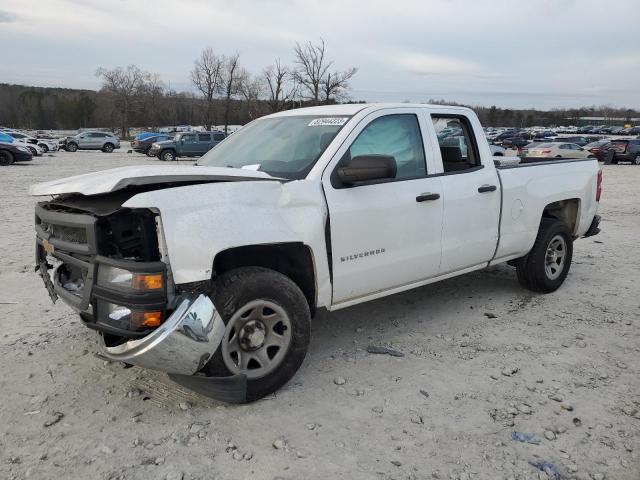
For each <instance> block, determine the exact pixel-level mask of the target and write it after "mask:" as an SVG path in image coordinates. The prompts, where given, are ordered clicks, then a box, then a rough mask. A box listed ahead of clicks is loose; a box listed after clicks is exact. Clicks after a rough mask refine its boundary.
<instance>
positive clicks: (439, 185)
mask: <svg viewBox="0 0 640 480" xmlns="http://www.w3.org/2000/svg"><path fill="white" fill-rule="evenodd" d="M393 113H414V114H416V115H417V116H418V119H419V124H420V127H421V129H422V137H423V142H424V150H425V155H426V163H427V174H428V176H427V177H426V178H418V179H412V180H404V181H395V182H388V183H381V184H377V185H367V186H360V187H357V188H343V189H334V188H333V187H332V186H331V182H330V178H329V177H330V175H331V172H332V171H333V170H334V168H335V167H336V165H337V163H338V161H339V159H340V158H341V156H342V154H343V153H344V151H345V150H346V149H347V148H349V146H350V145H351V142H352V141H353V140H354V139H355V137H356V136H357V134H358V133H359V132H360V131H361V130H362V129H363V128H364V127H365V126H366V125H367V124H368V123H369V122H370V121H371V120H372V119H374V118H377V117H379V116H382V115H385V114H393ZM434 113H438V114H454V115H463V116H466V117H467V118H468V119H469V121H470V123H471V126H472V127H473V130H474V134H475V137H476V142H477V145H478V149H479V153H480V158H481V160H482V168H481V169H479V170H476V171H475V172H459V173H456V174H443V167H442V160H441V157H440V150H439V147H438V142H437V138H436V135H435V131H434V129H433V125H432V123H431V118H430V115H431V114H434ZM310 114H311V115H318V116H321V115H345V116H346V115H349V116H351V118H350V119H349V121H348V122H346V124H345V125H344V127H343V128H342V129H341V130H340V131H339V132H338V134H337V135H336V137H335V138H334V139H333V141H332V142H331V143H330V144H329V146H328V147H327V148H326V150H325V151H324V153H323V154H322V155H321V156H320V158H319V159H318V161H317V162H316V164H315V165H314V167H313V168H312V169H311V171H310V172H309V174H308V175H307V177H306V179H305V180H299V181H290V182H281V181H274V180H276V179H274V178H272V177H270V176H269V175H267V174H266V173H263V172H258V171H251V170H242V169H229V168H217V167H204V166H198V167H182V166H164V165H162V166H140V167H125V168H119V169H113V170H108V171H106V172H100V173H97V174H87V175H80V176H77V177H72V178H69V179H63V180H58V181H53V182H46V183H43V184H39V185H35V186H33V187H32V188H31V193H32V194H33V195H57V194H62V193H81V194H83V195H95V194H99V193H106V192H111V191H115V190H118V189H121V188H124V187H126V186H128V185H144V184H151V183H167V182H176V181H188V180H192V181H214V180H221V181H220V182H218V183H203V184H197V185H189V186H182V187H174V188H166V189H159V190H153V191H149V192H145V193H139V194H137V195H135V196H133V197H131V198H130V199H129V200H128V201H127V202H125V204H124V206H125V207H136V208H151V209H153V210H156V211H158V212H159V213H160V215H161V219H162V222H161V224H162V227H163V230H164V241H165V244H166V254H167V255H168V259H169V264H170V265H171V271H172V275H173V279H174V281H175V282H176V283H177V284H182V283H189V282H196V281H202V280H208V279H210V278H211V275H212V268H213V261H214V258H215V256H216V254H218V253H220V252H222V251H224V250H226V249H229V248H233V247H239V246H245V245H256V244H274V243H285V242H300V243H302V244H304V245H305V246H307V247H308V248H309V249H310V251H311V253H312V259H313V262H314V269H315V272H314V273H315V278H316V292H317V305H318V306H320V307H327V308H329V309H336V308H342V307H346V306H349V305H354V304H357V303H361V302H364V301H367V300H371V299H374V298H379V297H381V296H384V295H389V294H392V293H396V292H399V291H403V290H406V289H409V288H414V287H417V286H420V285H424V284H427V283H432V282H434V281H437V280H440V279H443V278H449V277H452V276H455V275H459V274H463V273H466V272H469V271H473V270H477V269H479V268H483V267H485V266H487V265H489V264H491V263H498V262H501V261H506V260H508V259H510V258H516V257H520V256H522V255H525V254H526V253H528V252H529V250H530V249H531V247H532V245H533V243H534V241H535V238H536V235H537V231H538V226H539V224H540V219H541V215H542V212H543V210H544V208H545V206H546V205H548V204H550V203H552V202H555V201H559V200H566V199H578V200H579V205H580V206H579V220H578V222H577V225H576V228H575V231H574V232H573V233H574V235H575V236H576V237H577V236H580V235H582V234H584V233H585V232H586V230H587V229H588V228H589V225H590V224H591V221H592V219H593V217H594V215H595V213H596V210H597V202H596V201H595V195H596V177H597V171H598V165H597V162H596V161H582V162H570V163H558V164H556V165H553V164H550V165H535V166H526V165H525V166H517V167H514V168H504V169H498V170H497V169H496V168H495V166H494V163H493V158H492V154H491V151H490V149H489V145H488V144H487V141H486V139H485V136H484V134H483V132H482V130H481V126H480V123H479V121H478V119H477V117H476V116H475V114H474V113H473V112H472V111H471V110H469V109H466V108H461V107H442V106H435V105H433V106H431V105H406V104H397V105H338V106H327V107H313V108H310V109H299V110H290V111H287V112H281V113H278V114H275V115H281V116H288V115H310ZM257 121H259V120H257ZM239 179H242V180H244V181H231V180H239ZM264 180H268V181H264ZM269 180H270V181H269ZM486 184H490V185H496V187H497V188H496V190H495V191H494V192H490V193H484V194H481V193H479V192H478V190H477V189H478V187H480V186H482V185H486ZM425 192H430V193H439V194H440V197H441V198H440V199H439V200H437V201H428V202H424V203H416V201H415V197H416V196H417V195H420V194H421V193H425ZM327 220H329V222H330V239H331V245H330V248H329V246H328V245H327V242H326V232H325V227H326V222H327ZM372 249H373V250H376V249H378V250H379V249H385V251H384V255H372V256H371V255H369V256H367V257H366V258H364V256H363V257H360V256H359V254H360V253H362V252H365V251H368V252H370V251H371V250H372ZM354 254H355V255H357V256H358V258H357V260H349V261H343V260H342V258H347V257H349V256H353V255H354ZM330 262H331V272H332V274H330V266H329V263H330ZM332 275H333V283H332Z"/></svg>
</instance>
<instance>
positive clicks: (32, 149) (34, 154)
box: [27, 147, 38, 157]
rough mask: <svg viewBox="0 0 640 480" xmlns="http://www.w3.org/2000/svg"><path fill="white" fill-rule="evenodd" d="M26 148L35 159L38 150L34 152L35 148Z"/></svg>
mask: <svg viewBox="0 0 640 480" xmlns="http://www.w3.org/2000/svg"><path fill="white" fill-rule="evenodd" d="M27 148H28V149H29V150H30V151H31V155H32V156H34V157H37V156H38V150H36V149H35V148H33V147H27Z"/></svg>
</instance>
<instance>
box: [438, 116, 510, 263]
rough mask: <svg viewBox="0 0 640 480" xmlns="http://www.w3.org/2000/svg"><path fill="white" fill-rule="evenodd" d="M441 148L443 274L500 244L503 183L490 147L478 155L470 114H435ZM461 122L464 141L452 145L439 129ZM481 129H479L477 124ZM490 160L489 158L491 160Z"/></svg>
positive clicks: (489, 254) (486, 256) (482, 259)
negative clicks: (501, 188) (499, 232)
mask: <svg viewBox="0 0 640 480" xmlns="http://www.w3.org/2000/svg"><path fill="white" fill-rule="evenodd" d="M430 120H431V122H432V123H433V126H434V133H435V134H436V141H437V142H438V145H439V147H440V148H439V149H437V154H439V155H440V157H441V159H442V172H441V179H442V191H443V195H442V197H443V221H442V261H441V265H440V274H446V273H449V272H454V271H457V270H463V269H465V268H470V267H475V266H478V265H480V264H483V263H486V262H488V261H489V260H491V258H493V254H494V252H495V250H496V246H497V243H498V223H499V220H500V201H501V199H500V183H499V182H498V174H497V172H496V170H495V167H494V165H493V163H492V162H493V158H492V157H491V155H490V152H488V151H487V153H486V155H484V156H481V155H480V149H479V142H478V139H477V138H476V135H475V130H474V128H475V129H480V128H481V127H480V124H479V122H477V121H475V124H474V123H472V121H471V119H470V118H469V117H467V116H466V115H460V114H448V113H442V114H436V113H433V114H431V118H430ZM451 127H454V128H457V129H459V130H457V131H458V132H460V131H461V132H462V134H461V135H458V138H459V139H461V141H462V145H461V146H451V145H452V142H451V141H450V140H449V139H448V136H447V135H446V134H445V135H442V134H441V135H438V133H439V132H442V131H443V130H444V129H446V128H451ZM477 131H479V132H480V131H481V130H477ZM489 162H491V163H489Z"/></svg>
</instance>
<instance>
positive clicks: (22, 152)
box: [0, 137, 33, 166]
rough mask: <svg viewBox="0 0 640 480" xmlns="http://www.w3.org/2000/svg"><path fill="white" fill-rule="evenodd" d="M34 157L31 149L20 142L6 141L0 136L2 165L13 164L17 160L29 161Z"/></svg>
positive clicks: (0, 162) (0, 160) (0, 164)
mask: <svg viewBox="0 0 640 480" xmlns="http://www.w3.org/2000/svg"><path fill="white" fill-rule="evenodd" d="M32 158H33V155H32V154H31V150H30V149H29V148H27V147H26V146H24V145H22V144H21V143H20V142H15V141H11V142H5V141H3V140H2V137H0V166H7V165H11V164H13V163H15V162H28V161H30V160H31V159H32Z"/></svg>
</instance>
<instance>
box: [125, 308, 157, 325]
mask: <svg viewBox="0 0 640 480" xmlns="http://www.w3.org/2000/svg"><path fill="white" fill-rule="evenodd" d="M131 323H132V324H133V325H134V326H136V327H147V328H150V327H159V326H160V324H161V323H162V312H160V311H155V312H133V314H132V315H131Z"/></svg>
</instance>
